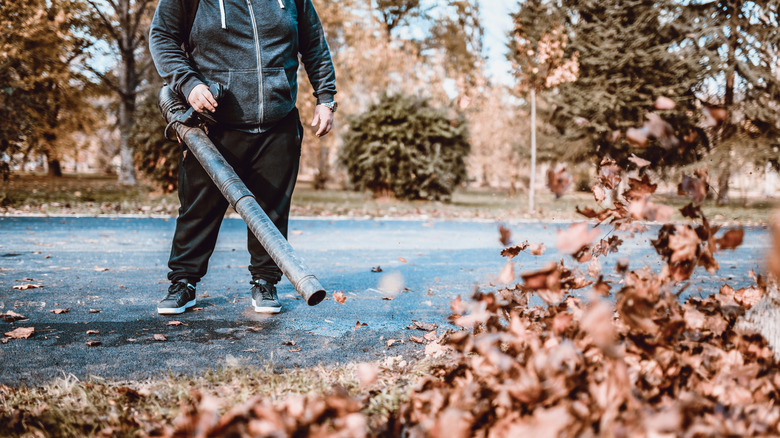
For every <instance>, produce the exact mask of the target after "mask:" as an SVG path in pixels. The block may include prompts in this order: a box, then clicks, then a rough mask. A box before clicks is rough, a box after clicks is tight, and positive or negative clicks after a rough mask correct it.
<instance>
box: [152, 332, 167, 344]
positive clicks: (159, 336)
mask: <svg viewBox="0 0 780 438" xmlns="http://www.w3.org/2000/svg"><path fill="white" fill-rule="evenodd" d="M154 340H155V341H160V342H162V341H167V340H168V337H167V336H165V335H163V334H160V333H155V334H154Z"/></svg>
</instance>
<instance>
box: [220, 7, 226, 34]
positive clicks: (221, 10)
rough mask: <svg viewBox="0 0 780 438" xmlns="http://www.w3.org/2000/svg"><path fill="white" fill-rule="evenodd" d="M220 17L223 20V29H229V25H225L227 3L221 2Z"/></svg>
mask: <svg viewBox="0 0 780 438" xmlns="http://www.w3.org/2000/svg"><path fill="white" fill-rule="evenodd" d="M219 15H220V17H221V18H222V28H223V29H227V24H226V23H225V1H224V0H219Z"/></svg>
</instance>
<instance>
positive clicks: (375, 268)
mask: <svg viewBox="0 0 780 438" xmlns="http://www.w3.org/2000/svg"><path fill="white" fill-rule="evenodd" d="M371 272H382V267H381V266H374V267H373V268H371Z"/></svg>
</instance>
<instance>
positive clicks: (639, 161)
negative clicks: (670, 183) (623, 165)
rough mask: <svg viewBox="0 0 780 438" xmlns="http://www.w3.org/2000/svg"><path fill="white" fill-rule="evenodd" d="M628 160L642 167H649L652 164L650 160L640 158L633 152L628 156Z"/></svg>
mask: <svg viewBox="0 0 780 438" xmlns="http://www.w3.org/2000/svg"><path fill="white" fill-rule="evenodd" d="M628 161H630V162H632V163H634V164H636V167H638V168H640V169H641V168H643V167H647V166H649V165H650V164H651V163H650V162H649V161H647V160H645V159H644V158H639V157H637V156H636V155H634V154H631V156H630V157H628Z"/></svg>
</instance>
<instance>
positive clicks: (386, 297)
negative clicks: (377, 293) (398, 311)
mask: <svg viewBox="0 0 780 438" xmlns="http://www.w3.org/2000/svg"><path fill="white" fill-rule="evenodd" d="M382 299H383V300H385V301H393V300H394V299H395V297H388V296H384V297H382Z"/></svg>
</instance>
